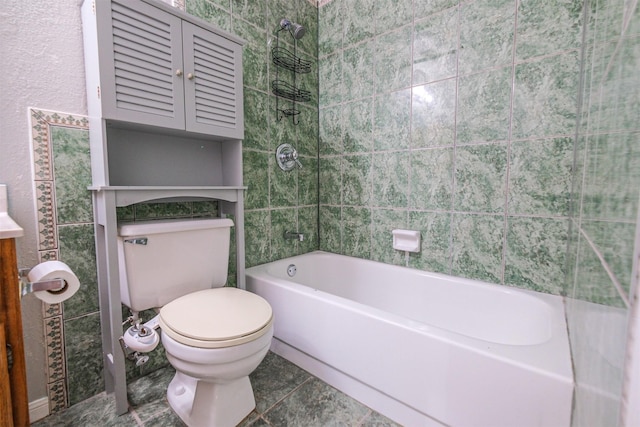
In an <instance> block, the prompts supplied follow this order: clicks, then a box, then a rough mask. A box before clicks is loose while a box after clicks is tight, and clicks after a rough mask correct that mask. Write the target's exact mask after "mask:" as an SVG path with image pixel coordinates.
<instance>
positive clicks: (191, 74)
mask: <svg viewBox="0 0 640 427" xmlns="http://www.w3.org/2000/svg"><path fill="white" fill-rule="evenodd" d="M187 78H188V79H189V80H193V79H195V78H196V75H195V74H193V73H189V74H187Z"/></svg>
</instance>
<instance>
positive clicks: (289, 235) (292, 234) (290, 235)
mask: <svg viewBox="0 0 640 427" xmlns="http://www.w3.org/2000/svg"><path fill="white" fill-rule="evenodd" d="M284 240H298V241H299V242H302V241H303V240H304V234H302V233H298V232H297V231H285V232H284Z"/></svg>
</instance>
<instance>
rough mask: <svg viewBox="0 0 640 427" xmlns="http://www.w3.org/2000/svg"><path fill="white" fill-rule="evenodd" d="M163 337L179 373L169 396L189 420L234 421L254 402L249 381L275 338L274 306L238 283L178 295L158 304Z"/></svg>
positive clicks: (223, 425) (196, 422) (195, 423)
mask: <svg viewBox="0 0 640 427" xmlns="http://www.w3.org/2000/svg"><path fill="white" fill-rule="evenodd" d="M159 324H160V328H161V330H162V342H163V344H164V348H165V351H166V354H167V359H168V360H169V363H171V365H172V366H173V367H174V368H175V369H176V375H175V376H174V378H173V380H172V381H171V383H170V384H169V388H168V390H167V400H168V401H169V405H171V408H172V409H173V410H174V411H175V412H176V414H177V415H178V416H179V417H180V418H181V419H182V420H183V421H184V422H185V423H186V424H187V425H189V426H193V427H199V426H203V427H204V426H216V427H226V426H235V425H237V424H238V423H239V422H240V421H242V420H243V419H244V418H245V417H246V416H247V415H249V413H251V411H252V410H253V409H254V408H255V398H254V396H253V390H252V388H251V383H250V381H249V374H250V373H251V372H253V371H254V370H255V369H256V368H257V367H258V365H259V364H260V362H261V361H262V359H263V358H264V356H265V355H266V353H267V351H268V350H269V346H270V344H271V338H272V337H273V315H272V310H271V306H270V305H269V304H268V303H267V302H266V301H265V300H264V299H263V298H262V297H260V296H258V295H256V294H252V293H250V292H247V291H243V290H240V289H236V288H215V289H207V290H203V291H199V292H194V293H191V294H188V295H185V296H183V297H180V298H178V299H176V300H174V301H172V302H170V303H169V304H167V305H165V306H164V307H162V309H161V310H160V317H159Z"/></svg>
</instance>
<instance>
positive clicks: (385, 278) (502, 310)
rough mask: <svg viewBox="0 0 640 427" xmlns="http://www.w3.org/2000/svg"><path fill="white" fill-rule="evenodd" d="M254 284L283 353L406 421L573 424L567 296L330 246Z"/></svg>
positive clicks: (257, 273) (258, 271)
mask: <svg viewBox="0 0 640 427" xmlns="http://www.w3.org/2000/svg"><path fill="white" fill-rule="evenodd" d="M246 279H247V280H246V284H247V289H248V290H249V291H251V292H255V293H257V294H258V295H261V296H262V297H264V298H265V299H267V301H269V303H270V304H271V306H272V307H273V310H274V316H275V332H274V340H273V344H272V347H271V349H272V351H274V352H275V353H276V354H279V355H281V356H283V357H284V358H286V359H288V360H290V361H292V362H293V363H295V364H297V365H298V366H300V367H302V368H304V369H306V370H307V371H309V372H311V373H312V374H314V375H315V376H317V377H319V378H320V379H322V380H324V381H325V382H327V383H329V384H331V385H332V386H334V387H336V388H337V389H339V390H342V391H343V392H345V393H346V394H348V395H350V396H352V397H353V398H355V399H357V400H359V401H360V402H362V403H364V404H365V405H367V406H369V407H371V408H372V409H374V410H376V411H378V412H380V413H382V414H383V415H385V416H387V417H389V418H390V419H392V420H394V421H396V422H398V423H400V424H403V425H406V426H411V427H413V426H434V427H435V426H461V427H466V426H478V427H489V426H490V427H500V426H504V427H515V426H517V427H528V426H538V427H541V426H550V427H563V426H567V427H568V426H569V425H570V416H571V400H572V393H573V376H572V371H571V361H570V354H569V343H568V339H567V328H566V324H565V316H564V306H563V302H562V298H561V297H557V296H552V295H547V294H541V293H537V292H530V291H523V290H518V289H514V288H510V287H506V286H498V285H492V284H488V283H483V282H479V281H475V280H468V279H462V278H458V277H452V276H447V275H442V274H436V273H429V272H423V271H419V270H414V269H410V268H405V267H396V266H390V265H387V264H382V263H377V262H373V261H366V260H362V259H358V258H352V257H347V256H342V255H335V254H330V253H326V252H320V251H318V252H312V253H309V254H305V255H301V256H296V257H292V258H287V259H283V260H279V261H276V262H272V263H269V264H264V265H260V266H256V267H252V268H249V269H247V271H246Z"/></svg>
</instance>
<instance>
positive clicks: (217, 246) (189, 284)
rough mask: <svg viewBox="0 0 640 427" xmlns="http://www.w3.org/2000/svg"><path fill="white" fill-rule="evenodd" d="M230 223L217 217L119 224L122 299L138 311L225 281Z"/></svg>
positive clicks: (161, 304)
mask: <svg viewBox="0 0 640 427" xmlns="http://www.w3.org/2000/svg"><path fill="white" fill-rule="evenodd" d="M232 226H233V221H231V220H230V219H220V218H215V219H198V220H164V221H160V220H158V221H145V222H135V223H123V224H120V226H119V227H118V260H119V262H120V298H121V300H122V303H123V304H124V305H126V306H127V307H129V308H131V309H132V310H133V311H142V310H146V309H149V308H154V307H162V306H163V305H165V304H167V303H168V302H170V301H173V300H174V299H176V298H178V297H180V296H182V295H186V294H189V293H191V292H195V291H199V290H203V289H208V288H215V287H222V286H224V284H225V283H226V282H227V270H228V263H229V240H230V231H231V227H232Z"/></svg>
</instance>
